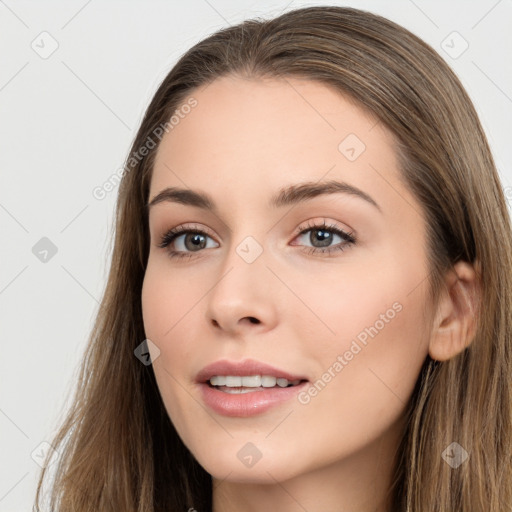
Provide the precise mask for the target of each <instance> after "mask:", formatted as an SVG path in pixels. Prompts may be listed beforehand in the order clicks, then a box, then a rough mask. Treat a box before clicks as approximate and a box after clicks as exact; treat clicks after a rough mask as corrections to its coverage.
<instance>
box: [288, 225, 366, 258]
mask: <svg viewBox="0 0 512 512" xmlns="http://www.w3.org/2000/svg"><path fill="white" fill-rule="evenodd" d="M298 231H299V236H298V237H296V238H301V237H304V235H305V234H306V233H308V232H309V236H307V237H305V238H306V240H307V241H309V242H310V243H311V244H312V245H313V247H307V248H305V251H306V252H307V253H308V254H316V253H321V254H326V253H327V254H331V253H333V252H335V251H343V250H345V249H346V248H347V247H349V246H351V245H354V244H355V243H356V238H355V236H354V234H353V233H352V232H350V233H347V232H346V231H344V230H343V229H341V228H339V227H338V226H336V225H335V224H327V223H326V222H325V221H323V222H322V223H319V224H309V223H308V226H307V227H306V228H304V227H299V228H298ZM335 237H338V238H340V239H341V242H339V243H337V244H335V245H332V243H333V241H334V238H335ZM293 245H295V244H293Z"/></svg>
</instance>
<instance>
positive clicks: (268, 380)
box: [210, 375, 300, 388]
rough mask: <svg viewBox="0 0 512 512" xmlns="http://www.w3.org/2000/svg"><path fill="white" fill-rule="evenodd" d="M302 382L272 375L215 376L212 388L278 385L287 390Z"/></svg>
mask: <svg viewBox="0 0 512 512" xmlns="http://www.w3.org/2000/svg"><path fill="white" fill-rule="evenodd" d="M299 383H300V380H298V379H297V380H293V381H289V380H288V379H283V378H276V377H273V376H272V375H263V376H262V375H250V376H244V377H240V376H235V375H214V376H213V377H212V378H211V379H210V384H211V385H212V386H227V387H229V388H238V387H244V388H259V387H264V388H273V387H275V386H276V385H277V386H279V387H281V388H286V387H287V386H289V385H290V384H291V385H293V386H296V385H297V384H299Z"/></svg>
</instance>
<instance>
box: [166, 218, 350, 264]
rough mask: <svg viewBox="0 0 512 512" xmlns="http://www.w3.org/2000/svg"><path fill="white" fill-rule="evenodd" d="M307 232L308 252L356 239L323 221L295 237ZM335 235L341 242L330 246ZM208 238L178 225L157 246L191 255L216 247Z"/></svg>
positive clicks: (171, 253) (178, 254)
mask: <svg viewBox="0 0 512 512" xmlns="http://www.w3.org/2000/svg"><path fill="white" fill-rule="evenodd" d="M308 232H309V233H310V235H309V237H308V240H309V242H310V243H312V244H313V247H306V248H305V250H306V251H307V252H308V253H309V254H313V253H317V252H319V253H331V252H333V251H337V250H344V249H345V248H347V247H348V246H350V245H352V244H355V243H356V239H355V237H354V236H353V234H352V233H346V232H345V231H343V230H342V229H339V228H338V227H336V226H335V225H327V224H326V223H325V222H324V223H323V224H320V225H308V227H307V228H305V229H302V230H300V231H299V233H298V236H296V237H295V239H300V238H301V237H303V236H305V235H306V233H308ZM335 236H337V237H338V238H340V239H341V242H340V243H338V244H336V245H334V246H332V245H331V244H332V242H333V237H335ZM208 238H210V239H211V240H213V239H212V237H211V236H210V235H208V233H206V232H205V231H203V230H201V229H184V228H182V227H181V226H178V227H176V228H174V229H171V230H169V231H168V232H167V233H165V235H164V236H163V237H162V239H161V241H160V243H159V244H158V247H161V248H167V247H169V246H171V245H172V244H174V246H175V247H174V249H172V250H171V249H168V251H167V252H168V253H169V256H170V257H172V258H175V257H178V258H183V257H192V256H193V255H194V254H193V253H197V252H200V251H201V249H209V248H210V249H211V248H212V247H218V244H217V245H215V244H214V245H213V246H212V245H208V241H207V239H208ZM180 239H181V240H180ZM315 244H318V245H315ZM292 245H300V244H292Z"/></svg>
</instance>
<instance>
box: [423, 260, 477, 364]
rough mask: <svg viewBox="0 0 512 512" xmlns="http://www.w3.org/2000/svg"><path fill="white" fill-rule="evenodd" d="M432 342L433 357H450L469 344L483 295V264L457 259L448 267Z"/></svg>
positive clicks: (439, 359)
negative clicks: (481, 277) (481, 273)
mask: <svg viewBox="0 0 512 512" xmlns="http://www.w3.org/2000/svg"><path fill="white" fill-rule="evenodd" d="M445 283H446V289H445V290H444V291H443V292H442V294H441V297H440V298H439V305H438V308H437V311H436V315H435V317H434V323H433V325H432V332H431V337H430V344H429V355H430V357H431V358H432V359H435V360H438V361H446V360H448V359H451V358H452V357H454V356H456V355H457V354H459V353H460V352H462V351H463V350H464V349H465V348H466V347H468V346H469V345H470V344H471V342H472V341H473V338H474V336H475V332H476V327H477V325H476V322H477V318H478V311H479V305H480V299H481V286H480V272H479V265H478V263H477V264H476V269H475V267H474V266H473V265H471V264H470V263H468V262H466V261H459V262H457V263H456V264H455V265H454V267H453V269H452V270H450V271H448V273H447V275H446V278H445Z"/></svg>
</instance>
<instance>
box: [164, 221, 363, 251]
mask: <svg viewBox="0 0 512 512" xmlns="http://www.w3.org/2000/svg"><path fill="white" fill-rule="evenodd" d="M313 230H318V231H330V232H332V233H334V234H335V235H339V236H340V237H341V238H343V239H344V242H342V243H340V244H337V245H335V246H333V247H329V248H326V249H321V248H318V247H308V248H306V250H304V252H307V253H308V254H316V253H322V254H331V253H334V252H335V251H344V250H345V249H346V248H347V247H349V246H351V245H354V244H355V243H356V242H357V239H356V238H355V236H354V233H353V232H348V233H347V232H346V231H343V230H342V229H340V228H338V227H337V226H336V225H334V224H327V223H326V222H325V221H323V222H322V223H321V224H309V222H308V224H307V226H306V227H304V226H301V227H299V228H298V229H297V232H296V234H295V236H294V238H297V237H298V236H300V235H303V234H304V233H307V232H308V231H313ZM189 233H194V234H200V235H206V236H208V237H210V238H213V237H211V236H210V234H209V233H208V232H207V231H204V230H202V229H199V228H198V229H194V228H193V227H191V226H188V227H187V228H185V227H184V226H183V225H179V226H176V227H175V228H173V229H170V230H169V231H167V232H166V233H165V234H164V235H163V236H162V238H161V239H160V243H159V244H158V247H160V248H162V249H165V248H166V247H168V246H169V245H170V244H171V243H172V242H174V240H175V239H176V238H177V237H178V236H180V235H183V234H189ZM197 252H201V251H197ZM168 254H169V257H170V258H191V257H194V251H193V252H184V251H168Z"/></svg>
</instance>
